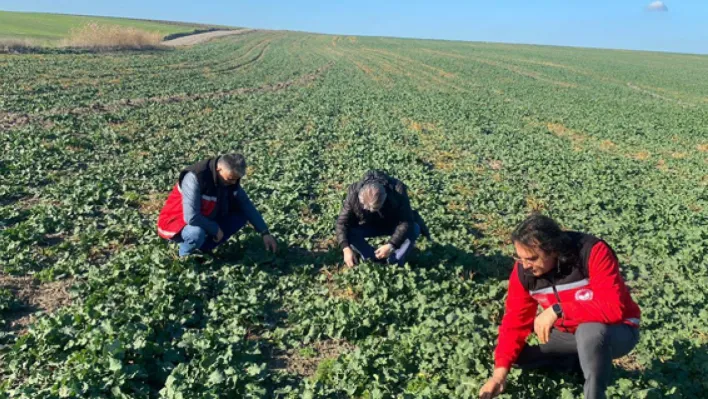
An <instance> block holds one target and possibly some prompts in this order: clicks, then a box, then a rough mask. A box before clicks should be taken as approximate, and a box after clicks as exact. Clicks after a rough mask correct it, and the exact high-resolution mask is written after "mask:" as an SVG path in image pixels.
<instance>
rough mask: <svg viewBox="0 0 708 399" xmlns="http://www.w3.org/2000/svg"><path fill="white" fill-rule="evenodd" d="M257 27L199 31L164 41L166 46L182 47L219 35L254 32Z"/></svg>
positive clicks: (206, 40)
mask: <svg viewBox="0 0 708 399" xmlns="http://www.w3.org/2000/svg"><path fill="white" fill-rule="evenodd" d="M254 31H255V29H240V30H215V31H212V32H205V33H198V34H196V35H189V36H182V37H179V38H177V39H173V40H167V41H164V42H162V44H163V45H165V46H171V47H181V46H193V45H195V44H199V43H204V42H208V41H209V40H212V39H216V38H217V37H223V36H232V35H242V34H244V33H249V32H254Z"/></svg>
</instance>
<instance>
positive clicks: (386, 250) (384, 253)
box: [374, 244, 393, 259]
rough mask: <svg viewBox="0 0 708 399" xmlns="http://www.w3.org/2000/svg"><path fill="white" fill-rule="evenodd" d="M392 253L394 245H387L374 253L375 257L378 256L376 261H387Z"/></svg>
mask: <svg viewBox="0 0 708 399" xmlns="http://www.w3.org/2000/svg"><path fill="white" fill-rule="evenodd" d="M391 251H393V245H391V244H386V245H383V246H381V247H379V249H377V250H376V252H374V255H376V259H386V258H388V255H390V254H391Z"/></svg>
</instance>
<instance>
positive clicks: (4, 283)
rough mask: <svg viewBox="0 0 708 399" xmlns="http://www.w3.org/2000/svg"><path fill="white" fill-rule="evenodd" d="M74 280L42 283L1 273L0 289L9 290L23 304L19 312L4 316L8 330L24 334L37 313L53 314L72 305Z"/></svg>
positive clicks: (30, 277)
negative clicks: (71, 290) (71, 292)
mask: <svg viewBox="0 0 708 399" xmlns="http://www.w3.org/2000/svg"><path fill="white" fill-rule="evenodd" d="M73 284H74V280H73V279H66V280H60V281H52V282H50V283H40V282H39V281H38V280H36V279H35V278H34V277H32V276H10V275H7V274H5V273H2V272H0V288H5V289H8V290H9V291H10V292H12V294H13V295H15V297H16V298H17V300H18V302H20V303H21V304H22V306H21V308H20V309H19V310H16V311H13V312H10V313H8V314H6V315H5V316H4V318H5V320H7V329H9V330H10V331H16V332H18V333H19V334H23V333H24V332H25V331H26V330H27V326H28V325H29V324H31V323H32V322H33V321H34V319H35V313H36V312H39V311H43V312H46V313H52V312H54V311H56V310H57V309H59V308H61V307H63V306H67V305H69V304H70V303H71V294H70V293H69V289H70V288H71V286H72V285H73Z"/></svg>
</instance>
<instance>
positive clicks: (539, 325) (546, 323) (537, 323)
mask: <svg viewBox="0 0 708 399" xmlns="http://www.w3.org/2000/svg"><path fill="white" fill-rule="evenodd" d="M556 320H558V315H556V312H554V311H553V308H552V307H551V306H549V307H548V308H546V310H544V311H543V312H541V314H540V315H538V316H536V320H534V322H533V330H534V331H535V332H536V335H538V340H539V341H540V342H541V343H542V344H547V343H548V339H549V338H550V336H551V329H552V328H553V323H555V322H556Z"/></svg>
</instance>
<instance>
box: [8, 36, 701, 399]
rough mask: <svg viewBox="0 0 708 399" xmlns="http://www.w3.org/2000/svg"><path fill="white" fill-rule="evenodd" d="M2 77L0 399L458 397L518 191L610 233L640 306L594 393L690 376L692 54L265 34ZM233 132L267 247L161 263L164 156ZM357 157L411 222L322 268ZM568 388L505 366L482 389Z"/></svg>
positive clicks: (497, 313) (484, 320)
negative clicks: (407, 231) (374, 245)
mask: <svg viewBox="0 0 708 399" xmlns="http://www.w3.org/2000/svg"><path fill="white" fill-rule="evenodd" d="M0 76H2V79H1V80H0V94H1V96H0V130H1V131H2V134H0V148H1V149H2V155H1V156H0V265H1V267H2V274H0V277H1V278H2V280H0V282H2V283H3V285H5V286H6V288H7V289H6V290H5V291H0V301H2V303H0V315H2V317H3V318H4V320H5V327H3V330H2V331H3V333H2V335H1V336H0V342H2V344H3V345H4V346H3V347H2V349H1V350H0V351H1V355H0V377H1V378H0V397H2V398H57V397H69V398H74V397H76V398H78V397H90V398H158V397H163V398H175V399H176V398H190V399H191V398H217V397H224V398H248V397H253V398H255V397H279V398H285V397H288V398H345V397H353V398H473V397H476V396H477V393H478V391H479V388H480V386H481V384H483V383H484V381H485V380H486V378H487V377H488V376H489V374H490V372H491V368H492V365H493V359H492V350H493V348H494V346H495V344H496V338H497V328H498V325H499V322H500V320H501V316H502V312H503V300H504V296H505V293H506V286H507V278H508V276H509V273H510V271H511V268H512V263H513V261H512V259H511V255H512V251H513V248H512V246H511V245H510V243H509V233H510V231H511V230H512V229H513V227H514V226H515V225H516V224H517V223H518V222H519V221H521V220H522V219H523V218H524V217H525V216H526V215H527V214H529V213H530V212H532V211H534V210H540V211H542V212H544V213H546V214H549V215H551V216H553V217H554V218H556V219H557V220H558V221H559V222H561V223H562V224H563V226H564V227H566V228H570V229H578V230H582V231H586V232H591V233H593V234H595V235H599V236H601V237H603V238H605V239H606V240H607V241H608V242H609V243H610V244H611V245H612V246H613V247H614V248H615V249H616V251H617V253H618V256H619V258H620V260H621V261H622V267H623V273H624V276H625V278H626V280H627V282H628V285H629V286H630V287H631V290H632V295H633V297H634V298H635V300H636V301H637V302H638V303H639V305H640V306H641V308H642V311H643V314H642V329H641V340H640V343H639V345H638V346H637V348H636V349H635V350H634V351H633V352H632V353H631V355H630V356H628V357H625V358H623V359H622V360H621V361H620V362H618V363H617V364H616V367H615V372H614V376H615V377H616V378H615V380H614V383H613V384H612V386H611V387H610V389H609V392H608V393H609V395H610V396H611V397H615V398H628V397H636V398H665V397H671V398H699V397H707V396H708V380H707V379H706V376H708V308H707V307H706V303H707V300H708V256H707V255H708V245H706V243H707V242H708V194H707V188H708V79H705V78H704V77H705V76H708V57H706V56H696V55H679V54H660V53H642V52H628V51H609V50H591V49H575V48H560V47H558V48H554V47H542V46H522V45H502V44H483V43H465V42H446V41H426V40H404V39H390V38H365V37H348V36H326V35H311V34H304V33H293V32H277V31H270V32H268V31H259V32H254V33H249V34H244V35H240V36H233V37H229V38H224V39H220V40H216V41H213V42H210V43H208V44H204V45H199V46H195V47H192V48H187V49H180V50H174V51H154V52H132V53H131V52H123V53H105V54H91V53H86V54H61V53H58V54H36V55H0ZM233 151H240V152H243V153H244V154H245V155H246V157H247V160H248V162H249V174H248V176H247V177H246V178H245V180H244V187H245V188H246V190H247V191H248V192H249V195H250V197H251V198H252V199H253V201H254V203H255V204H256V205H257V206H258V207H259V209H260V210H261V211H262V213H263V214H264V217H265V219H266V221H268V222H269V224H270V226H271V229H272V231H273V232H274V234H275V235H276V237H277V239H278V240H279V243H280V252H279V253H278V254H277V256H273V255H268V254H266V253H265V252H264V251H263V243H262V241H261V239H260V237H259V236H258V234H256V233H255V232H254V231H253V230H252V229H251V228H247V229H245V230H244V231H243V232H242V233H241V234H240V236H239V237H238V239H233V240H232V241H231V242H230V243H229V244H228V245H225V246H223V247H220V248H219V249H218V251H217V255H218V258H216V259H208V260H206V261H204V262H199V261H197V260H194V259H188V260H179V259H177V257H176V253H177V249H176V247H175V246H174V245H170V244H167V243H166V242H165V241H163V240H161V239H159V238H158V237H157V234H156V231H155V230H156V226H155V221H156V218H157V214H158V213H159V210H160V207H161V205H162V203H163V201H164V200H165V198H166V196H167V194H168V192H169V190H170V189H171V187H172V186H173V185H174V183H175V180H176V178H177V174H178V172H179V171H180V170H181V168H183V167H184V166H186V165H189V164H191V163H193V162H195V161H197V160H200V159H202V158H205V157H210V156H213V155H215V154H219V153H224V152H233ZM369 168H382V169H386V170H388V171H389V172H390V173H391V174H393V175H394V176H396V177H399V178H400V179H402V180H403V181H404V182H406V183H407V184H408V185H409V191H410V193H411V200H412V203H413V206H414V207H415V208H417V209H419V210H420V211H421V213H422V214H423V215H424V217H425V218H426V221H427V222H428V224H429V225H430V226H431V230H432V234H433V238H434V240H433V241H428V240H425V239H421V240H420V242H419V245H418V249H417V250H416V252H414V254H413V255H412V257H411V258H410V262H409V264H408V265H407V266H405V267H394V266H382V265H375V264H363V265H359V266H357V267H356V268H352V269H347V268H344V267H342V261H341V251H340V250H339V249H337V248H336V247H335V242H334V220H335V218H336V215H337V213H338V211H339V208H340V206H341V201H342V199H343V196H344V190H345V188H346V186H347V184H349V183H350V182H353V181H355V180H356V179H358V178H359V177H360V176H361V175H362V174H363V173H364V172H365V171H366V170H367V169H369ZM30 275H31V276H34V278H35V280H36V281H37V283H36V284H35V285H34V286H33V288H32V290H34V291H32V292H34V293H35V296H27V295H25V296H22V295H20V294H22V293H23V292H25V291H26V290H25V291H21V292H19V294H18V291H17V290H15V289H13V286H12V284H16V283H17V282H18V281H26V279H28V277H27V276H30ZM17 284H19V283H17ZM62 287H63V288H62ZM67 287H71V288H70V289H69V288H67ZM61 289H68V290H70V293H71V298H69V299H67V298H63V299H62V300H63V303H62V304H63V305H64V306H54V305H51V303H54V302H51V301H52V300H54V301H55V302H56V299H52V298H54V297H55V296H56V295H58V294H57V293H58V292H60V291H61ZM41 294H47V295H48V298H45V299H44V302H42V301H40V300H39V299H37V298H36V296H37V295H41ZM18 295H19V296H18ZM28 297H29V298H30V299H29V300H28V299H26V298H28ZM32 298H34V299H32ZM40 299H41V298H40ZM28 301H29V302H28ZM32 301H34V302H32ZM38 301H39V302H38ZM33 303H35V305H32V304H33ZM67 303H68V304H67ZM50 305H51V306H52V310H53V311H51V312H49V311H48V312H46V313H44V314H38V315H35V316H34V317H33V318H32V319H31V320H27V318H26V317H25V318H24V319H22V320H24V321H22V320H21V321H22V322H21V323H19V322H18V320H17V318H18V312H20V310H21V309H25V312H27V311H37V310H41V309H47V308H49V307H50ZM33 306H34V307H33ZM18 308H19V309H20V310H17V309H18ZM18 323H19V324H18ZM581 396H582V378H581V377H577V376H571V375H562V374H559V375H550V374H521V373H520V372H518V371H516V370H515V371H513V372H512V374H511V376H510V383H509V385H508V387H507V392H506V393H505V394H504V395H503V397H505V398H558V397H562V398H577V397H581Z"/></svg>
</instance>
